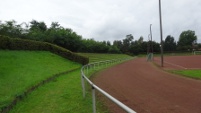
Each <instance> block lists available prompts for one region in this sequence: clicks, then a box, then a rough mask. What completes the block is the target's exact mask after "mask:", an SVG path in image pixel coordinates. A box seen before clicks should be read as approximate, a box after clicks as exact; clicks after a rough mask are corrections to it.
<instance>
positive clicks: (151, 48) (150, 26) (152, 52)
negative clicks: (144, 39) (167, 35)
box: [150, 24, 154, 54]
mask: <svg viewBox="0 0 201 113" xmlns="http://www.w3.org/2000/svg"><path fill="white" fill-rule="evenodd" d="M151 26H152V24H150V37H151V53H152V54H153V53H154V51H153V42H152V31H151Z"/></svg>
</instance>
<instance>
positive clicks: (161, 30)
mask: <svg viewBox="0 0 201 113" xmlns="http://www.w3.org/2000/svg"><path fill="white" fill-rule="evenodd" d="M159 20H160V35H161V67H163V29H162V16H161V0H159Z"/></svg>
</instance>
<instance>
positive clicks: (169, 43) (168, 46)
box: [164, 35, 176, 51]
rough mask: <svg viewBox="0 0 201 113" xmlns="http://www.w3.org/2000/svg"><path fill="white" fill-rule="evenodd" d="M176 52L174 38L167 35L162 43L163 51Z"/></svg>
mask: <svg viewBox="0 0 201 113" xmlns="http://www.w3.org/2000/svg"><path fill="white" fill-rule="evenodd" d="M175 50H176V41H175V40H174V37H172V36H171V35H168V36H167V37H166V39H165V42H164V51H175Z"/></svg>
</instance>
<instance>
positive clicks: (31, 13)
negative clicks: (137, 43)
mask: <svg viewBox="0 0 201 113" xmlns="http://www.w3.org/2000/svg"><path fill="white" fill-rule="evenodd" d="M200 6H201V0H161V7H162V26H163V40H165V38H166V37H167V35H171V36H173V37H174V38H175V40H176V41H178V39H179V35H180V34H181V33H182V32H183V31H186V30H193V31H195V34H196V35H197V38H198V42H199V43H201V7H200ZM33 19H34V20H37V21H43V22H45V23H46V24H47V25H48V26H49V25H50V24H51V22H59V24H60V25H61V26H63V27H65V28H71V29H73V31H75V32H76V33H77V34H79V35H82V37H83V38H85V39H86V38H93V39H95V40H96V41H103V40H105V41H111V42H113V41H114V40H122V39H124V38H125V37H126V35H128V34H132V35H133V36H134V40H138V39H139V38H140V37H141V36H142V37H143V38H144V41H147V40H148V35H149V34H150V26H151V30H152V39H153V40H154V41H156V42H160V24H159V0H0V20H1V21H3V22H4V21H8V20H15V21H17V22H18V24H20V23H22V22H26V23H28V22H30V21H32V20H33Z"/></svg>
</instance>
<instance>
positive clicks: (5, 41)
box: [0, 35, 89, 65]
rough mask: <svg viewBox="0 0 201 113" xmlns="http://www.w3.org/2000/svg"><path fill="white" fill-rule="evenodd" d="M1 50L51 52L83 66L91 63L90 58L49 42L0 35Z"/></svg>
mask: <svg viewBox="0 0 201 113" xmlns="http://www.w3.org/2000/svg"><path fill="white" fill-rule="evenodd" d="M0 49H8V50H37V51H38V50H39V51H50V52H52V53H55V54H57V55H59V56H62V57H64V58H67V59H69V60H72V61H75V62H78V63H81V64H83V65H84V64H87V63H88V62H89V59H88V58H86V57H84V56H80V55H78V54H75V53H73V52H71V51H69V50H67V49H65V48H62V47H59V46H57V45H54V44H50V43H47V42H39V41H33V40H25V39H20V38H9V37H7V36H1V35H0Z"/></svg>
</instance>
